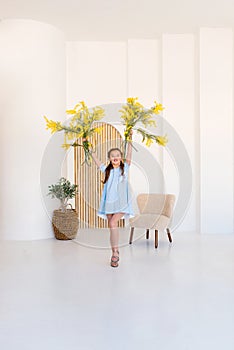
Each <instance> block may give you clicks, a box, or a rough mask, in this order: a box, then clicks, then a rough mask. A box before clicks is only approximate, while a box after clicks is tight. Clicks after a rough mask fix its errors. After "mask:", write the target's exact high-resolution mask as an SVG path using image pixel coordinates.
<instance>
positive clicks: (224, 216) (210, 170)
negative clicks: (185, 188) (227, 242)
mask: <svg viewBox="0 0 234 350" xmlns="http://www.w3.org/2000/svg"><path fill="white" fill-rule="evenodd" d="M200 140H201V142H200V147H201V148H200V150H201V153H200V157H201V173H200V177H201V203H200V204H201V207H200V210H201V232H205V233H206V232H211V233H220V232H225V233H231V232H233V32H232V30H231V29H225V28H224V29H223V28H220V29H210V28H203V29H201V30H200Z"/></svg>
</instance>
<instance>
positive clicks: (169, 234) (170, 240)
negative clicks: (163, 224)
mask: <svg viewBox="0 0 234 350" xmlns="http://www.w3.org/2000/svg"><path fill="white" fill-rule="evenodd" d="M167 235H168V238H169V242H170V243H171V242H172V238H171V233H170V230H169V228H167Z"/></svg>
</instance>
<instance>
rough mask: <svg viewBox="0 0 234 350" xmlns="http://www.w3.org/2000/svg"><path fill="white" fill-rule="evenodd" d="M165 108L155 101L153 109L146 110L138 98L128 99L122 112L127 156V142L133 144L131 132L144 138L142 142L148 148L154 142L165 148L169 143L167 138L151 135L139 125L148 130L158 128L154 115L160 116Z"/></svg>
mask: <svg viewBox="0 0 234 350" xmlns="http://www.w3.org/2000/svg"><path fill="white" fill-rule="evenodd" d="M163 109H164V107H163V106H162V104H161V103H157V102H156V101H154V106H153V107H151V108H145V107H144V106H143V105H142V104H141V103H140V102H138V97H129V98H127V103H126V104H125V105H123V106H122V109H121V110H120V112H121V113H122V114H121V119H122V121H123V124H124V126H125V130H124V138H125V142H124V154H126V145H127V142H131V141H132V140H131V131H132V129H134V130H136V131H137V132H138V133H139V134H141V136H142V142H144V141H146V146H150V145H151V144H152V143H153V142H154V141H156V142H157V143H158V144H159V145H161V146H165V145H166V144H167V142H168V140H167V137H166V136H157V135H154V134H151V133H149V132H147V131H146V130H144V129H143V128H141V127H138V126H137V124H139V123H141V124H143V126H144V127H145V128H146V127H148V126H156V122H155V120H154V114H159V113H160V112H161V111H163Z"/></svg>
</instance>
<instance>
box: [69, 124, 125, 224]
mask: <svg viewBox="0 0 234 350" xmlns="http://www.w3.org/2000/svg"><path fill="white" fill-rule="evenodd" d="M96 125H97V126H102V131H101V134H96V135H94V136H93V137H92V138H90V142H91V143H92V144H93V145H95V147H96V153H97V157H98V158H99V159H100V160H101V161H102V162H103V163H104V164H108V158H107V152H108V150H109V149H111V148H113V147H118V148H120V149H121V150H122V138H121V135H120V133H119V131H118V130H117V129H115V128H114V127H113V126H112V125H110V124H106V123H96ZM81 142H82V140H80V139H78V143H81ZM83 162H84V152H83V149H82V148H81V147H77V148H75V150H74V163H75V164H74V169H75V170H74V172H75V173H74V178H75V183H76V184H77V185H78V186H79V193H78V195H77V196H76V200H75V205H76V210H77V212H78V216H79V221H80V224H79V227H80V228H85V227H97V228H106V227H108V224H107V220H103V219H101V218H100V217H98V216H97V210H98V206H99V203H100V199H101V194H102V189H103V184H102V182H101V180H103V179H104V175H103V174H102V173H101V172H100V171H99V170H98V169H97V166H96V164H95V163H94V162H92V164H91V166H88V165H86V164H83V165H81V164H82V163H83ZM119 226H120V227H124V220H120V222H119Z"/></svg>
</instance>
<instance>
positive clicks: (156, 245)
mask: <svg viewBox="0 0 234 350" xmlns="http://www.w3.org/2000/svg"><path fill="white" fill-rule="evenodd" d="M155 248H158V230H155Z"/></svg>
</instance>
